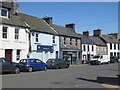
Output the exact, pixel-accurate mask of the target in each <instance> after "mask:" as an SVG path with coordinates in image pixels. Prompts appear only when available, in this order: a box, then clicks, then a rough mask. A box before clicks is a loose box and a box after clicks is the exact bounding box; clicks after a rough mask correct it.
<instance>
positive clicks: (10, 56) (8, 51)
mask: <svg viewBox="0 0 120 90" xmlns="http://www.w3.org/2000/svg"><path fill="white" fill-rule="evenodd" d="M5 58H7V59H8V60H10V62H12V49H6V50H5Z"/></svg>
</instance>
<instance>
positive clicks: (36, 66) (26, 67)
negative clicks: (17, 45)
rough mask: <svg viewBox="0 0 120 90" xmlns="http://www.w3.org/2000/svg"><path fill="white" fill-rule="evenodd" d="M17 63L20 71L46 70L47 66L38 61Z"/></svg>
mask: <svg viewBox="0 0 120 90" xmlns="http://www.w3.org/2000/svg"><path fill="white" fill-rule="evenodd" d="M19 63H20V65H21V68H22V71H29V72H32V71H33V70H44V71H46V70H47V65H46V64H45V63H44V62H43V61H41V60H39V59H34V58H29V59H22V60H20V62H19Z"/></svg>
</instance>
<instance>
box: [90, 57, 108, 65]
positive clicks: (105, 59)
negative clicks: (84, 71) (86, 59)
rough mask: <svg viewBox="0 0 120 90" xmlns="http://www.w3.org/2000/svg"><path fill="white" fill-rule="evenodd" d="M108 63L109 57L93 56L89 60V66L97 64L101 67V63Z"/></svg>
mask: <svg viewBox="0 0 120 90" xmlns="http://www.w3.org/2000/svg"><path fill="white" fill-rule="evenodd" d="M109 62H110V57H109V56H108V55H95V56H93V58H92V59H91V60H90V64H91V65H93V64H98V65H101V64H103V63H109Z"/></svg>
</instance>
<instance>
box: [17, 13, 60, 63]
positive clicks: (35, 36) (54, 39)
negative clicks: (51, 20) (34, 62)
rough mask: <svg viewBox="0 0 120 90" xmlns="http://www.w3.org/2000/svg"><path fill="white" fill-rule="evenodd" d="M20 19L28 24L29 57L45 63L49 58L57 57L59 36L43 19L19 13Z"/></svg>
mask: <svg viewBox="0 0 120 90" xmlns="http://www.w3.org/2000/svg"><path fill="white" fill-rule="evenodd" d="M19 17H20V18H21V20H23V21H25V23H27V25H28V26H30V37H29V38H30V46H29V58H38V59H40V60H42V61H43V62H45V63H46V61H47V60H48V59H50V58H59V53H60V52H59V36H58V35H57V32H55V31H54V29H52V28H51V27H50V25H49V24H47V23H46V22H45V21H44V20H43V19H40V18H37V17H33V16H30V15H26V14H23V13H19Z"/></svg>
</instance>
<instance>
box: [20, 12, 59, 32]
mask: <svg viewBox="0 0 120 90" xmlns="http://www.w3.org/2000/svg"><path fill="white" fill-rule="evenodd" d="M18 16H19V17H20V18H21V20H23V21H25V22H26V23H27V24H28V25H29V26H30V28H31V30H35V31H39V32H43V33H49V34H57V32H56V31H55V30H54V29H52V28H51V27H50V26H49V25H48V24H47V23H46V22H45V21H44V20H43V19H41V18H37V17H34V16H30V15H27V14H23V13H19V14H18Z"/></svg>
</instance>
